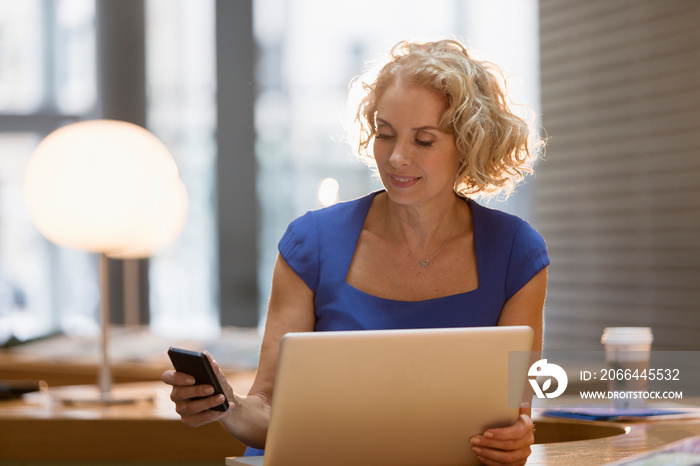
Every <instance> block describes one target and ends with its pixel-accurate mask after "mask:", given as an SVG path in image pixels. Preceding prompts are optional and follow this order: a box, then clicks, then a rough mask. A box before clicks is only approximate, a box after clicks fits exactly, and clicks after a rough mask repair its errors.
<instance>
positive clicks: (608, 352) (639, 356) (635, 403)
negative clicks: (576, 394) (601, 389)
mask: <svg viewBox="0 0 700 466" xmlns="http://www.w3.org/2000/svg"><path fill="white" fill-rule="evenodd" d="M653 339H654V338H653V335H652V333H651V328H649V327H607V328H606V329H605V331H604V332H603V336H602V337H601V339H600V341H601V343H603V344H604V345H605V360H606V363H607V366H608V370H607V371H606V373H605V378H606V379H607V381H608V398H612V402H613V403H612V404H613V407H614V408H615V409H638V408H643V407H644V405H645V399H646V397H645V396H644V393H645V392H646V389H647V372H648V371H649V357H650V354H651V342H652V341H653Z"/></svg>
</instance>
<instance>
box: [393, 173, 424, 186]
mask: <svg viewBox="0 0 700 466" xmlns="http://www.w3.org/2000/svg"><path fill="white" fill-rule="evenodd" d="M390 179H391V185H392V186H394V187H396V188H410V187H411V186H413V185H414V184H416V183H417V182H418V181H419V180H420V179H421V177H419V176H398V175H391V176H390Z"/></svg>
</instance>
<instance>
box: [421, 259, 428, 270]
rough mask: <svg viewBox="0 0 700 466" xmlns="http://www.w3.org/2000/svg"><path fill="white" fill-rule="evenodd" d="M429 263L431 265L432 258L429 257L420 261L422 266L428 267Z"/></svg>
mask: <svg viewBox="0 0 700 466" xmlns="http://www.w3.org/2000/svg"><path fill="white" fill-rule="evenodd" d="M429 265H430V259H428V260H427V261H420V266H421V267H423V268H428V266H429Z"/></svg>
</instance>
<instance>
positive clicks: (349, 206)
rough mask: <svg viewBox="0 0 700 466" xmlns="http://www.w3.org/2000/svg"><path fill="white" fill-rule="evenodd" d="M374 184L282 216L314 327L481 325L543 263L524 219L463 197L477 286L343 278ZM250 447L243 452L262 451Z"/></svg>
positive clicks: (284, 249)
mask: <svg viewBox="0 0 700 466" xmlns="http://www.w3.org/2000/svg"><path fill="white" fill-rule="evenodd" d="M376 195H377V192H375V193H372V194H369V195H367V196H364V197H361V198H359V199H356V200H353V201H348V202H342V203H338V204H335V205H333V206H331V207H327V208H324V209H320V210H316V211H311V212H307V213H306V214H305V215H303V216H301V217H299V218H297V219H296V220H294V221H293V222H292V223H290V224H289V227H288V228H287V231H286V233H285V234H284V236H282V239H281V240H280V242H279V251H280V255H281V256H282V258H284V260H285V261H286V262H287V264H289V266H290V267H291V268H292V269H293V270H294V271H295V272H296V273H297V275H299V277H301V279H302V280H303V281H304V283H306V285H307V286H308V287H309V288H310V289H311V290H312V291H313V293H314V307H315V313H316V324H315V330H317V331H329V330H379V329H397V328H431V327H432V328H434V327H481V326H494V325H496V324H497V323H498V318H499V317H500V315H501V309H503V305H504V304H505V303H506V301H508V300H509V299H510V298H511V297H512V296H513V295H514V294H515V293H516V292H517V291H518V290H520V288H522V287H523V286H524V285H525V284H526V283H527V282H529V281H530V280H531V279H532V278H533V277H534V276H535V275H537V273H539V272H540V271H542V270H543V269H544V268H545V267H547V266H548V265H549V256H548V254H547V247H546V245H545V242H544V239H543V238H542V236H541V235H540V234H539V233H537V231H535V230H534V229H533V228H532V227H531V226H530V225H529V224H528V223H527V222H526V221H524V220H522V219H520V218H518V217H516V216H514V215H510V214H507V213H505V212H501V211H498V210H494V209H490V208H487V207H483V206H481V205H479V204H478V203H476V202H475V201H472V200H466V201H465V202H468V203H469V207H470V208H471V212H472V218H473V224H474V249H475V252H476V264H477V273H478V277H479V285H478V288H477V289H475V290H473V291H469V292H466V293H460V294H456V295H451V296H445V297H441V298H436V299H428V300H424V301H394V300H390V299H384V298H378V297H376V296H372V295H369V294H367V293H364V292H362V291H360V290H358V289H356V288H354V287H352V286H350V285H349V284H348V283H347V282H346V281H345V277H346V276H347V274H348V270H349V268H350V263H351V262H352V258H353V255H354V253H355V248H356V246H357V241H358V239H359V237H360V233H361V232H362V227H363V225H364V223H365V219H366V218H367V213H368V212H369V208H370V205H371V204H372V200H373V199H374V196H376ZM262 452H263V450H255V449H252V448H249V449H248V451H247V452H246V455H247V456H250V455H255V454H262Z"/></svg>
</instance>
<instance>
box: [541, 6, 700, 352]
mask: <svg viewBox="0 0 700 466" xmlns="http://www.w3.org/2000/svg"><path fill="white" fill-rule="evenodd" d="M698 25H700V2H698V1H695V0H665V1H658V0H587V1H585V2H582V1H579V0H541V1H540V33H541V66H542V70H541V72H542V112H543V119H542V121H543V125H544V127H545V129H546V130H547V133H548V135H549V137H550V140H549V144H548V148H547V154H546V161H545V163H543V164H541V165H540V166H539V168H538V173H537V187H536V192H535V196H534V197H535V207H534V212H535V216H536V218H537V227H538V229H539V230H540V231H541V233H542V234H543V235H544V236H545V238H546V239H547V242H548V245H549V249H550V254H551V258H552V266H551V267H550V288H549V295H548V299H547V305H546V314H545V327H546V328H545V347H546V348H547V349H550V350H563V349H599V348H600V343H599V341H600V334H601V333H602V331H603V328H604V327H606V326H651V327H653V331H654V335H655V343H654V348H656V349H685V350H696V349H700V27H698Z"/></svg>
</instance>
